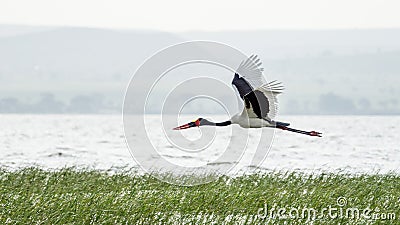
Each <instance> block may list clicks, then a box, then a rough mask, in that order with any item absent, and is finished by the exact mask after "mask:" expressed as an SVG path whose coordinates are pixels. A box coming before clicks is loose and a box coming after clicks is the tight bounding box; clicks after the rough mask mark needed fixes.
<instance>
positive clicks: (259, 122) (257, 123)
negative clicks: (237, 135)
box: [238, 118, 274, 128]
mask: <svg viewBox="0 0 400 225" xmlns="http://www.w3.org/2000/svg"><path fill="white" fill-rule="evenodd" d="M238 124H239V126H241V127H243V128H261V127H274V125H272V124H270V123H268V122H267V121H265V120H263V119H258V118H246V119H241V120H240V121H239V123H238Z"/></svg>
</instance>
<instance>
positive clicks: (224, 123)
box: [215, 120, 232, 127]
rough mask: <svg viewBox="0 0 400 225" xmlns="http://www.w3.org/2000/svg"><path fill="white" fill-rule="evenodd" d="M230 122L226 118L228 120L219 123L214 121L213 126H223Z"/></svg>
mask: <svg viewBox="0 0 400 225" xmlns="http://www.w3.org/2000/svg"><path fill="white" fill-rule="evenodd" d="M231 124H232V122H231V121H230V120H228V121H225V122H221V123H215V126H218V127H224V126H229V125H231Z"/></svg>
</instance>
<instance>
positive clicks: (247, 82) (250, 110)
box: [232, 55, 284, 119]
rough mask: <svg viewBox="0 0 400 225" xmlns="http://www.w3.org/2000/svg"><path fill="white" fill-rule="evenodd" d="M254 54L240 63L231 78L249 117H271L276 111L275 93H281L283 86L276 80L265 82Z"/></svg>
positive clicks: (259, 63) (258, 60) (261, 69)
mask: <svg viewBox="0 0 400 225" xmlns="http://www.w3.org/2000/svg"><path fill="white" fill-rule="evenodd" d="M261 64H262V63H261V61H260V59H258V57H257V56H256V55H252V56H250V57H249V58H248V59H246V60H244V61H242V63H240V65H239V68H238V69H237V72H236V73H235V76H234V78H233V80H232V84H233V85H234V86H235V87H236V89H237V90H238V92H239V95H240V97H241V98H242V99H243V101H244V105H245V107H244V111H246V113H247V115H248V117H249V118H260V119H273V118H274V117H275V116H276V113H277V105H278V104H277V98H276V95H277V94H280V93H282V91H283V89H284V88H283V86H282V84H281V83H280V82H278V81H271V82H269V83H267V82H266V80H265V78H264V76H263V74H262V71H263V70H264V69H263V68H262V67H261Z"/></svg>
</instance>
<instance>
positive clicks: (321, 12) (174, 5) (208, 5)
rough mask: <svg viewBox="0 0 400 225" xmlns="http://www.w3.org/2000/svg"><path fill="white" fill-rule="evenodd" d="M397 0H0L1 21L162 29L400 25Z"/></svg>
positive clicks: (387, 26)
mask: <svg viewBox="0 0 400 225" xmlns="http://www.w3.org/2000/svg"><path fill="white" fill-rule="evenodd" d="M399 10H400V1H398V0H301V1H299V0H295V1H288V0H274V1H269V0H257V1H244V0H242V1H235V0H202V1H188V0H186V1H185V0H166V1H163V0H159V1H154V0H142V1H133V0H115V1H111V0H108V1H107V0H34V1H33V0H0V24H30V25H70V26H91V27H107V28H139V29H157V30H165V31H187V30H232V29H234V30H239V29H271V28H272V29H287V28H294V29H304V28H306V29H321V28H322V29H331V28H394V27H396V28H398V27H400V13H399Z"/></svg>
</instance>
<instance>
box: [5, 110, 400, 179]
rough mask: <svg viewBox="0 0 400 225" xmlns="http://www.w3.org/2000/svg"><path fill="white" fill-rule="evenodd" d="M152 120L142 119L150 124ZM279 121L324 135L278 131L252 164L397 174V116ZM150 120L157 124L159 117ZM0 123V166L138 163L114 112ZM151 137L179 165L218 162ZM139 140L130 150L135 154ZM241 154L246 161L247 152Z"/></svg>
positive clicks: (239, 166)
mask: <svg viewBox="0 0 400 225" xmlns="http://www.w3.org/2000/svg"><path fill="white" fill-rule="evenodd" d="M151 117H152V116H149V117H148V118H150V124H151V123H152V122H151V121H152V120H151ZM192 119H194V118H192ZM279 120H281V121H289V122H291V124H292V127H294V128H299V129H305V130H317V131H321V132H322V133H323V137H322V138H316V137H309V136H305V135H300V134H295V133H290V132H287V131H280V130H277V131H276V132H275V135H274V141H273V144H272V147H271V148H270V150H269V152H268V156H267V158H266V160H265V161H263V162H262V163H261V164H260V165H258V166H259V167H257V168H258V169H261V170H300V171H306V172H309V171H311V172H318V171H338V170H341V171H345V172H355V173H358V172H366V173H376V172H379V173H387V172H390V171H394V172H396V173H399V172H400V126H399V124H400V117H399V116H280V118H279ZM154 121H157V120H156V119H154ZM153 123H154V126H159V124H157V123H158V122H153ZM0 128H1V129H0V149H1V151H0V165H1V167H3V168H8V169H15V168H21V167H29V166H39V167H42V168H52V169H53V168H62V167H68V166H76V167H83V168H90V169H104V170H117V171H118V170H124V169H127V168H137V169H138V170H140V168H141V167H140V166H139V165H138V164H137V163H136V162H135V160H134V159H133V158H132V155H131V154H130V152H129V149H128V147H127V144H126V142H125V137H124V132H123V122H122V116H120V115H8V114H4V115H0ZM194 129H197V128H194ZM224 129H225V130H224ZM238 129H241V128H238ZM267 129H268V128H267ZM228 130H229V128H225V127H223V128H218V132H217V135H222V136H224V135H225V136H226V137H229V134H230V133H229V132H228ZM191 132H193V130H192V131H191ZM195 132H198V131H195ZM203 132H204V131H203ZM250 132H251V135H250V139H249V143H252V138H253V137H254V138H256V136H257V132H260V130H259V129H252V130H251V131H250ZM253 133H254V134H253ZM189 134H190V133H189ZM149 135H153V136H152V140H156V141H157V140H158V142H157V143H159V145H160V146H161V147H160V148H163V146H164V145H165V148H166V149H165V151H164V150H162V151H161V152H160V155H161V156H160V157H167V158H171V159H172V160H173V161H174V162H175V163H178V164H179V163H183V164H185V163H186V161H187V162H189V163H191V164H197V163H198V164H204V163H206V164H210V165H211V164H212V163H213V161H214V160H217V159H216V156H213V155H212V154H209V153H207V154H203V155H201V154H198V155H195V156H192V157H185V156H184V155H182V153H181V152H180V151H178V149H175V148H174V147H173V146H171V145H167V144H163V143H164V142H165V140H166V138H165V137H164V136H163V135H160V134H153V133H150V134H149ZM187 135H188V134H185V136H186V137H187ZM188 138H189V139H190V137H188ZM233 138H234V137H233ZM237 138H240V137H237ZM222 140H224V139H222ZM215 142H216V146H224V143H222V142H223V141H221V139H219V138H216V139H215ZM219 142H221V143H219ZM139 143H140V142H138V145H137V146H135V149H136V150H139V151H140V149H141V146H140V144H139ZM156 145H157V144H156ZM219 149H222V148H219ZM216 155H217V154H216ZM242 159H243V160H244V161H246V153H245V154H244V157H243V158H242ZM146 160H149V161H151V160H153V159H152V158H151V157H150V158H148V159H146ZM224 163H227V164H229V163H232V164H235V165H236V169H235V171H247V170H250V168H251V169H254V167H255V165H251V164H248V163H241V162H224Z"/></svg>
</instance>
